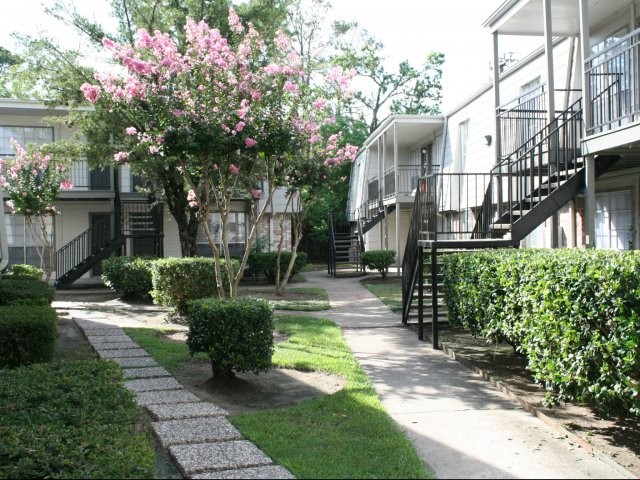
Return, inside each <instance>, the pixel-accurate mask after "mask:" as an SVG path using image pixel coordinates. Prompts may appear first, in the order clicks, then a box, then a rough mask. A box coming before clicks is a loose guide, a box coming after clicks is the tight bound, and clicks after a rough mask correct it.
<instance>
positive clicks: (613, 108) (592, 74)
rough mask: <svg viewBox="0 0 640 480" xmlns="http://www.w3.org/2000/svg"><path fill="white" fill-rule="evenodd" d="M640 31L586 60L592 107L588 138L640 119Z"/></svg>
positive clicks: (588, 92) (588, 88)
mask: <svg viewBox="0 0 640 480" xmlns="http://www.w3.org/2000/svg"><path fill="white" fill-rule="evenodd" d="M639 71H640V29H637V30H634V31H633V32H631V33H630V34H628V35H626V36H624V37H622V38H620V40H618V41H617V42H616V43H614V44H612V45H610V46H608V47H607V48H605V49H604V50H601V51H600V52H597V53H595V54H593V55H591V56H590V57H589V58H587V59H586V60H585V72H587V78H588V79H589V80H588V85H587V86H586V88H587V90H588V91H587V94H586V95H587V98H588V99H589V101H588V102H586V105H585V108H589V113H590V115H589V118H590V122H589V124H588V125H587V126H586V130H587V135H594V134H597V133H602V132H607V131H611V130H615V129H617V128H620V127H621V126H623V125H627V124H629V123H631V122H634V121H636V120H639V119H640V76H639V74H638V72H639Z"/></svg>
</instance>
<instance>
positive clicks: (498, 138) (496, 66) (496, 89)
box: [493, 32, 502, 163]
mask: <svg viewBox="0 0 640 480" xmlns="http://www.w3.org/2000/svg"><path fill="white" fill-rule="evenodd" d="M493 101H494V105H495V112H494V114H495V119H496V120H495V135H494V136H493V138H494V139H495V142H494V143H495V151H496V163H497V162H498V161H499V160H500V157H501V156H502V132H501V131H500V120H499V118H498V108H499V107H500V59H499V52H498V32H494V33H493Z"/></svg>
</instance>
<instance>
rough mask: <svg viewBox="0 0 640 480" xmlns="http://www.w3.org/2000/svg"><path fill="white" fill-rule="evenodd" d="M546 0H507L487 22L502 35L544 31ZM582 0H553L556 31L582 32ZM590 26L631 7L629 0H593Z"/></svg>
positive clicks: (558, 33)
mask: <svg viewBox="0 0 640 480" xmlns="http://www.w3.org/2000/svg"><path fill="white" fill-rule="evenodd" d="M542 2H543V0H507V1H506V2H504V3H503V4H502V5H501V6H500V7H498V9H497V10H496V11H495V12H494V13H492V14H491V16H490V17H489V18H488V19H487V20H485V21H484V23H483V26H485V27H486V28H489V30H490V31H491V33H498V34H501V35H525V36H540V35H544V16H543V10H542ZM578 4H579V2H578V0H551V18H552V24H553V25H552V29H553V35H554V36H557V37H574V36H577V35H578V34H579V33H580V12H579V9H578ZM587 4H588V9H589V18H588V20H589V26H590V27H593V26H595V25H599V24H601V23H603V22H604V21H606V20H607V19H609V18H611V17H612V16H613V15H615V14H616V13H617V12H619V11H621V10H623V9H627V8H629V0H589V1H588V2H587Z"/></svg>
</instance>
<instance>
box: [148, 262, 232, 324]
mask: <svg viewBox="0 0 640 480" xmlns="http://www.w3.org/2000/svg"><path fill="white" fill-rule="evenodd" d="M239 269H240V264H239V263H238V262H237V261H235V260H234V261H233V270H234V272H236V273H237V272H238V271H239ZM221 270H222V282H223V285H224V287H225V292H227V293H228V284H229V281H228V277H227V269H226V264H225V262H224V260H222V264H221ZM151 274H152V281H153V290H152V291H151V296H152V298H153V301H154V302H155V303H158V304H160V305H164V306H167V307H172V308H175V309H176V310H177V311H178V312H179V313H181V314H183V315H184V314H185V313H186V309H187V302H189V301H190V300H195V299H197V298H206V297H212V296H218V288H217V286H216V278H215V267H214V259H213V258H209V257H187V258H163V259H160V260H156V261H155V262H153V265H152V268H151Z"/></svg>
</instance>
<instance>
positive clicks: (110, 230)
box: [0, 99, 291, 287]
mask: <svg viewBox="0 0 640 480" xmlns="http://www.w3.org/2000/svg"><path fill="white" fill-rule="evenodd" d="M66 113H67V112H66V110H65V109H63V108H57V109H53V110H51V109H48V108H46V107H45V106H44V105H42V104H39V103H37V102H32V101H23V100H16V99H1V100H0V158H6V157H10V156H12V155H13V154H14V152H13V150H12V149H11V145H10V141H11V139H12V138H13V139H15V140H17V141H18V143H20V144H21V145H26V144H28V143H35V144H38V145H42V144H45V143H51V142H54V141H57V140H61V139H69V138H71V137H72V134H73V132H72V131H71V130H70V129H68V128H66V127H64V126H61V125H60V124H58V123H56V124H55V125H54V126H52V125H51V124H50V122H47V121H46V117H49V116H52V115H54V116H55V115H65V114H66ZM70 181H71V182H72V183H73V189H71V190H66V191H62V192H60V194H59V197H58V201H57V202H56V205H55V206H56V209H57V210H58V211H59V212H60V215H57V216H55V217H49V222H50V223H49V226H48V228H49V234H50V235H51V237H52V239H53V242H52V243H53V245H54V248H55V250H56V252H55V270H54V276H53V278H52V280H54V281H55V282H56V284H57V285H58V286H59V287H65V286H69V285H71V284H72V283H74V282H76V283H93V282H99V281H100V277H99V275H100V264H99V262H100V260H101V259H102V258H106V257H107V256H109V255H115V254H124V255H151V256H156V257H180V256H181V249H180V242H179V236H178V229H177V225H176V222H175V220H174V219H173V217H172V216H171V215H170V213H169V211H168V209H167V208H164V206H163V204H162V202H155V201H152V200H151V199H149V198H148V196H147V195H145V194H143V193H140V192H139V191H138V189H137V186H139V185H142V184H143V183H144V180H143V179H141V178H139V177H136V176H135V175H132V174H131V172H130V170H129V168H128V166H127V165H122V166H120V167H118V168H114V167H107V168H104V169H96V168H90V166H89V165H88V164H87V162H85V161H78V162H74V164H73V166H72V169H71V172H70ZM262 201H264V200H262ZM2 206H3V209H4V210H3V211H4V213H5V222H4V225H3V227H4V228H5V229H6V238H7V242H6V245H4V246H3V245H0V247H3V249H4V251H5V252H6V253H5V254H3V255H2V256H1V257H0V258H2V261H3V262H5V261H7V259H8V265H11V264H15V263H28V264H32V265H39V263H40V259H39V257H38V255H37V253H36V249H35V246H36V245H35V243H34V242H37V241H38V240H34V237H33V235H31V234H30V232H29V229H28V228H27V226H26V225H25V222H24V217H22V216H20V215H14V214H12V213H11V210H10V209H9V207H8V206H7V205H6V204H5V202H2ZM285 206H286V200H285V198H284V193H283V192H281V191H277V192H276V194H275V196H274V200H273V202H272V206H268V207H267V208H268V210H267V214H266V216H265V217H264V218H263V222H262V223H261V225H260V226H259V233H258V235H260V236H264V237H267V238H268V244H269V245H270V247H271V248H277V245H278V243H279V241H280V233H281V232H280V217H281V216H282V215H285V221H284V224H283V229H284V230H285V232H284V239H285V241H284V246H283V248H284V249H287V248H290V247H291V234H290V225H291V222H290V218H288V217H289V213H285V212H284V209H285ZM209 221H210V226H211V231H213V232H216V231H219V230H220V228H219V217H218V215H217V214H216V213H213V214H211V216H210V219H209ZM248 221H249V202H248V201H246V200H242V199H238V200H236V201H234V202H233V205H232V212H231V214H230V225H229V231H230V238H229V244H230V245H229V248H230V250H231V252H232V253H236V254H241V253H242V252H243V251H244V248H245V243H246V238H247V234H248V231H247V227H248ZM197 242H198V254H200V255H205V256H206V255H211V248H210V247H209V244H208V241H207V239H206V236H205V235H204V233H203V232H200V234H199V235H198V240H197Z"/></svg>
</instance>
